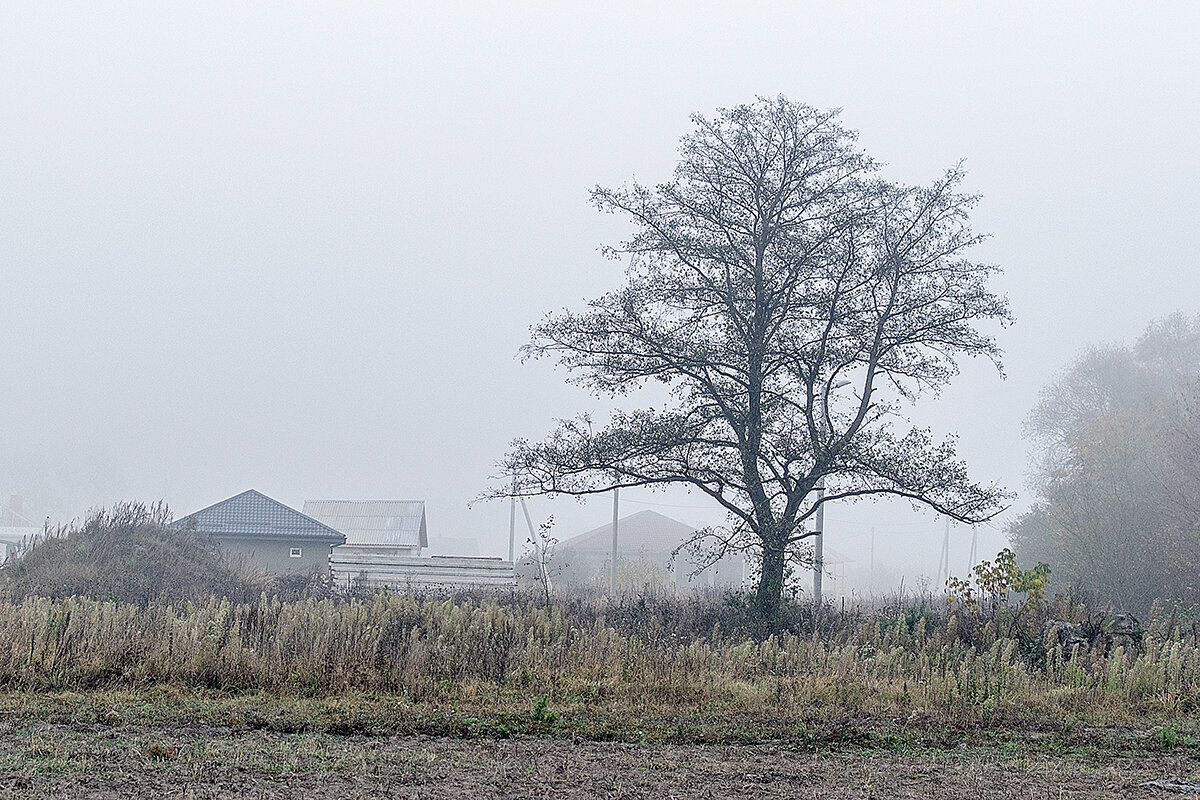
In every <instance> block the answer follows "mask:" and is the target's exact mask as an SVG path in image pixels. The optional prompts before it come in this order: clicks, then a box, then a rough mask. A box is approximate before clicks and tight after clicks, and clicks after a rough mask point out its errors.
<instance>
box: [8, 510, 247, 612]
mask: <svg viewBox="0 0 1200 800" xmlns="http://www.w3.org/2000/svg"><path fill="white" fill-rule="evenodd" d="M169 522H170V512H169V511H167V509H166V507H165V506H163V505H162V504H155V505H153V506H150V507H147V506H145V505H143V504H141V503H122V504H119V505H117V506H114V507H113V508H112V509H111V510H101V511H97V512H94V513H92V515H91V516H90V517H88V519H87V520H86V521H85V522H84V523H83V524H82V525H72V526H70V527H67V528H64V529H60V530H58V531H54V532H51V533H49V534H48V535H47V536H46V537H45V538H42V539H40V540H38V541H36V542H34V543H33V544H32V545H31V546H29V547H27V548H26V549H25V550H24V551H23V552H21V553H19V554H18V555H17V557H16V558H14V559H11V560H10V561H9V562H8V563H7V564H5V565H4V567H3V568H0V592H2V593H3V594H4V595H6V596H8V597H10V598H12V599H14V600H20V599H23V598H25V597H30V596H40V597H54V598H63V597H72V596H82V597H92V598H96V599H109V600H115V601H118V602H123V603H136V604H139V605H146V604H148V603H178V602H181V601H184V600H193V601H202V600H205V599H207V598H209V597H211V596H214V595H216V596H218V597H229V598H231V599H243V600H244V599H249V598H251V597H256V596H257V595H258V593H259V591H260V590H261V587H260V586H257V585H256V584H255V582H254V581H252V580H251V579H249V578H247V577H246V576H243V575H240V574H238V573H237V572H236V571H235V570H234V569H232V568H231V567H230V565H229V564H228V563H226V561H225V560H224V559H223V558H222V557H221V555H220V554H219V552H218V551H217V549H216V548H215V547H214V546H213V545H212V544H211V543H209V542H206V541H203V540H201V539H200V538H198V537H196V536H194V535H192V534H189V533H187V532H185V531H177V530H172V529H170V528H168V527H167V525H168V523H169Z"/></svg>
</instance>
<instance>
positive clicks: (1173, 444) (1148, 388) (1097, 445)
mask: <svg viewBox="0 0 1200 800" xmlns="http://www.w3.org/2000/svg"><path fill="white" fill-rule="evenodd" d="M1026 428H1027V434H1028V436H1029V437H1030V439H1031V440H1032V442H1033V444H1034V450H1035V458H1034V466H1033V470H1032V484H1033V488H1034V489H1035V491H1036V492H1037V502H1036V503H1035V505H1034V506H1033V507H1032V508H1031V510H1030V511H1029V512H1027V513H1026V514H1024V515H1023V516H1021V517H1020V518H1019V519H1017V520H1016V521H1015V523H1014V524H1013V525H1012V527H1011V529H1010V533H1011V536H1012V540H1013V543H1014V545H1015V547H1016V548H1017V551H1018V553H1019V555H1020V557H1021V560H1022V561H1023V562H1029V563H1033V562H1038V561H1046V562H1048V563H1050V564H1051V566H1052V568H1053V569H1054V577H1055V582H1056V583H1058V584H1059V585H1073V586H1075V587H1076V588H1078V589H1082V590H1085V591H1089V592H1091V593H1094V595H1095V596H1096V599H1098V600H1100V601H1102V602H1107V603H1112V604H1114V605H1116V606H1118V607H1121V608H1124V609H1128V610H1137V609H1146V608H1147V607H1149V606H1150V604H1151V603H1153V602H1154V601H1155V600H1156V599H1160V598H1162V599H1173V600H1179V601H1183V602H1187V603H1195V602H1197V601H1198V600H1200V591H1198V590H1200V316H1196V317H1191V318H1189V317H1187V316H1185V315H1183V314H1179V313H1177V314H1174V315H1171V316H1168V317H1166V318H1164V319H1161V320H1158V321H1156V322H1154V323H1152V324H1151V325H1150V326H1149V327H1148V328H1147V329H1146V331H1145V333H1143V334H1142V336H1141V338H1140V339H1138V341H1137V342H1136V343H1135V344H1134V345H1132V346H1126V345H1108V346H1102V347H1093V348H1091V349H1089V350H1088V351H1087V352H1085V353H1084V354H1083V355H1081V356H1080V357H1079V358H1078V359H1077V360H1076V361H1075V362H1074V363H1073V364H1071V365H1070V366H1069V367H1068V368H1067V369H1066V370H1064V371H1063V372H1062V374H1060V375H1059V376H1058V377H1057V378H1056V379H1055V380H1054V381H1052V382H1051V383H1050V384H1049V385H1048V386H1047V387H1046V388H1045V389H1044V390H1043V391H1042V394H1041V397H1040V399H1039V401H1038V403H1037V405H1036V407H1035V408H1034V410H1033V412H1032V413H1031V414H1030V416H1029V418H1028V420H1027V423H1026Z"/></svg>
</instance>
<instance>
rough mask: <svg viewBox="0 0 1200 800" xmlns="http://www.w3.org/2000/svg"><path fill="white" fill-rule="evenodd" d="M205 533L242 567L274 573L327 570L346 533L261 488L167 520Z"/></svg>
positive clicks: (175, 525)
mask: <svg viewBox="0 0 1200 800" xmlns="http://www.w3.org/2000/svg"><path fill="white" fill-rule="evenodd" d="M172 527H173V528H175V529H177V530H187V529H191V530H194V531H195V532H196V534H197V535H199V536H208V537H211V538H212V540H213V541H214V542H215V543H216V544H217V546H218V547H220V548H221V549H222V550H223V551H225V552H226V553H227V554H228V555H229V556H231V557H232V558H233V559H234V560H235V561H241V562H243V563H244V565H245V566H249V567H251V568H254V569H263V570H265V571H267V572H270V573H273V574H286V573H295V572H308V571H310V570H312V569H319V570H320V571H322V572H326V573H328V572H329V550H330V548H331V547H332V546H334V545H339V544H342V543H344V542H345V541H346V537H345V535H343V534H342V533H340V532H338V531H336V530H334V529H333V528H331V527H330V526H328V525H326V524H325V523H323V522H320V521H318V520H315V519H313V518H312V517H310V516H307V515H305V514H302V513H300V512H299V511H297V510H296V509H294V508H291V507H289V506H286V505H284V504H283V503H281V502H279V501H278V500H273V499H272V498H270V497H267V496H266V495H265V494H263V493H262V492H259V491H256V490H254V489H247V490H246V491H244V492H242V493H241V494H238V495H234V496H233V497H230V498H229V499H227V500H222V501H221V502H219V503H214V504H213V505H211V506H208V507H207V508H202V509H200V510H199V511H197V512H195V513H192V514H188V515H187V516H186V517H182V518H181V519H179V520H177V521H176V522H174V523H173V524H172Z"/></svg>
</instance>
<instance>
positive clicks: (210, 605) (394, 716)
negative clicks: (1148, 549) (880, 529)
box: [0, 594, 1200, 798]
mask: <svg viewBox="0 0 1200 800" xmlns="http://www.w3.org/2000/svg"><path fill="white" fill-rule="evenodd" d="M1020 613H1022V612H1021V611H1020V610H1019V609H1008V610H1003V609H1001V610H997V611H995V613H990V614H985V615H980V614H974V615H973V614H972V613H971V612H969V611H968V610H964V609H957V610H955V611H953V612H951V611H950V610H948V609H947V607H946V606H945V604H944V603H942V604H938V603H934V602H929V601H928V599H926V600H921V599H919V598H917V599H909V600H900V601H896V602H893V603H891V604H884V605H881V606H879V607H876V608H873V609H865V608H860V609H851V610H846V611H841V610H836V611H835V610H827V611H825V612H822V613H821V614H819V615H814V614H813V612H812V610H811V609H805V608H803V607H800V606H796V607H793V608H792V612H791V616H789V617H788V618H786V619H784V620H781V622H780V624H779V625H778V626H776V628H775V629H774V630H769V631H768V630H764V629H761V628H759V627H758V626H756V624H755V623H754V621H753V619H752V618H751V617H750V616H749V615H747V614H746V613H745V611H744V609H743V608H741V607H740V606H739V605H738V604H737V603H736V602H717V601H714V600H713V599H711V598H710V599H702V598H692V599H687V600H679V599H670V598H653V597H625V598H622V599H620V600H616V601H608V600H604V599H602V598H566V599H563V600H562V601H560V602H557V603H556V604H555V605H553V606H551V607H546V606H545V605H544V604H543V603H540V602H539V601H538V600H537V599H536V598H534V597H531V596H526V595H517V594H514V595H510V596H506V597H494V596H493V597H458V598H439V597H432V596H430V597H413V596H410V595H400V596H387V595H383V594H379V595H374V596H371V597H366V598H359V599H353V598H351V599H346V598H341V599H338V598H326V599H319V600H318V599H310V600H301V601H294V602H281V601H279V600H276V599H270V598H267V597H265V596H264V597H262V598H260V599H259V600H258V601H257V602H249V603H235V602H231V601H228V600H211V601H207V602H205V603H200V604H193V603H187V602H184V603H181V604H179V605H162V604H155V603H149V604H145V605H138V604H130V603H118V602H114V601H111V600H95V599H82V598H77V597H76V598H65V599H57V600H55V599H46V598H37V597H27V598H25V599H23V600H20V601H17V600H10V601H7V602H0V687H3V688H2V690H0V797H14V798H15V797H22V798H24V797H54V798H59V797H62V798H110V797H179V798H193V797H194V798H201V797H212V798H307V797H313V798H342V797H396V798H408V797H473V796H478V797H505V798H513V797H544V796H555V797H678V798H685V797H729V796H744V797H806V798H808V797H862V798H868V797H878V798H887V797H947V798H949V797H963V796H974V797H980V798H991V797H995V798H1028V797H1051V798H1057V797H1152V796H1161V792H1160V791H1159V790H1158V789H1153V788H1145V787H1142V786H1141V784H1142V783H1143V782H1146V781H1150V780H1158V779H1168V778H1174V779H1183V780H1188V779H1190V780H1195V779H1200V720H1198V719H1197V708H1198V707H1200V706H1198V703H1197V700H1198V699H1200V650H1198V648H1197V637H1196V626H1195V624H1194V622H1193V621H1192V620H1191V618H1190V617H1189V616H1188V615H1187V614H1186V613H1184V612H1183V611H1182V610H1180V609H1167V608H1166V607H1163V608H1160V609H1158V610H1157V611H1156V612H1155V614H1154V615H1153V616H1152V617H1151V618H1150V619H1149V620H1147V621H1146V622H1145V624H1144V626H1142V629H1141V630H1139V632H1138V635H1137V638H1136V641H1126V642H1124V643H1121V644H1117V643H1114V640H1112V639H1111V637H1109V638H1105V637H1103V636H1097V638H1096V639H1095V640H1094V641H1090V642H1082V643H1081V642H1074V643H1072V644H1071V645H1070V647H1069V651H1068V650H1067V648H1064V647H1063V646H1062V645H1061V643H1060V642H1059V641H1058V640H1057V639H1056V638H1055V637H1054V636H1053V635H1052V634H1051V633H1049V632H1047V633H1043V632H1042V631H1043V624H1044V621H1045V620H1044V619H1043V618H1049V617H1050V616H1053V615H1057V616H1067V615H1069V614H1071V613H1076V614H1082V613H1084V610H1082V609H1073V608H1070V607H1067V605H1065V604H1064V601H1060V602H1059V603H1058V606H1057V607H1056V606H1049V605H1048V606H1046V607H1045V608H1041V609H1039V610H1036V612H1035V611H1034V610H1029V611H1028V613H1029V615H1030V616H1029V618H1027V619H1024V618H1022V617H1021V616H1020ZM1046 630H1049V629H1046ZM1176 796H1180V795H1176ZM1182 796H1186V795H1182Z"/></svg>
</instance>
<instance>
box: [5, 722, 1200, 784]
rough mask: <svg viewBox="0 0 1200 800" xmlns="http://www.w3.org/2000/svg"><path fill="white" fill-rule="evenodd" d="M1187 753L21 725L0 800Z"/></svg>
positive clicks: (777, 776)
mask: <svg viewBox="0 0 1200 800" xmlns="http://www.w3.org/2000/svg"><path fill="white" fill-rule="evenodd" d="M1197 777H1200V759H1197V758H1196V757H1195V755H1194V754H1190V753H1188V754H1184V755H1171V754H1167V753H1147V752H1144V751H1141V752H1137V753H1136V754H1134V753H1129V754H1127V753H1124V752H1122V750H1121V748H1120V747H1110V748H1100V749H1089V748H1084V749H1080V750H1069V751H1064V752H1056V753H1038V752H1036V751H1028V750H1021V749H1018V750H1016V751H1014V750H1012V749H1009V748H1005V747H1000V746H997V747H993V746H974V745H965V744H964V745H960V746H957V747H952V748H947V749H907V748H901V749H883V750H881V749H863V748H859V747H853V746H846V747H835V748H830V749H820V750H816V751H813V750H811V749H803V748H800V749H792V746H791V745H789V744H788V743H787V742H782V743H775V744H723V745H698V744H653V745H638V744H617V743H607V742H590V741H578V740H576V741H572V740H570V739H564V738H537V737H532V738H512V739H490V738H479V739H457V738H442V737H433V736H422V735H411V736H398V735H383V736H364V735H352V736H342V735H333V734H328V733H281V732H278V731H266V730H240V731H239V730H231V729H229V728H223V727H210V726H205V725H170V726H145V725H138V726H115V727H113V726H104V725H62V724H52V723H37V722H27V723H25V724H20V725H17V726H14V727H11V728H8V729H7V730H4V731H3V732H2V733H0V798H22V799H25V798H30V799H31V800H32V799H33V798H55V800H60V799H61V800H75V799H78V800H83V799H84V798H87V799H88V800H91V799H92V798H95V799H96V800H111V799H112V798H146V800H152V799H153V800H157V798H168V799H177V800H200V799H201V798H214V799H215V798H220V800H268V799H269V800H284V799H285V798H286V799H288V800H291V799H292V798H295V799H296V800H303V799H305V798H312V799H313V800H335V799H336V800H342V799H343V798H345V799H347V800H349V799H351V798H475V797H477V798H493V797H494V798H505V800H516V799H517V798H546V797H553V798H664V799H666V798H679V800H683V799H684V798H727V797H737V798H760V797H761V798H768V797H769V798H848V799H858V798H864V799H865V798H965V797H969V798H973V799H977V800H988V799H990V798H997V800H998V799H999V798H1013V799H1014V800H1016V799H1018V798H1019V799H1020V800H1031V798H1052V799H1055V800H1058V799H1060V798H1101V799H1103V798H1178V797H1186V796H1187V795H1181V794H1165V793H1163V792H1162V791H1160V790H1157V789H1151V788H1143V787H1141V786H1140V784H1141V783H1142V782H1144V781H1148V780H1153V779H1163V778H1181V779H1189V778H1190V779H1196V778H1197Z"/></svg>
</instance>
